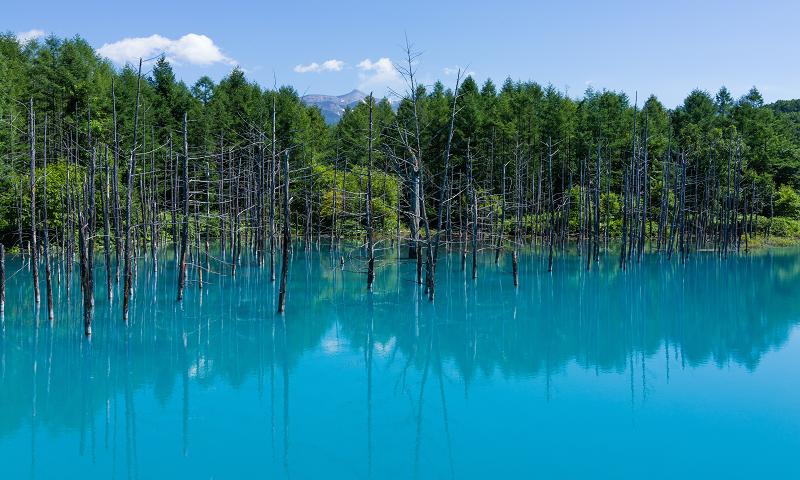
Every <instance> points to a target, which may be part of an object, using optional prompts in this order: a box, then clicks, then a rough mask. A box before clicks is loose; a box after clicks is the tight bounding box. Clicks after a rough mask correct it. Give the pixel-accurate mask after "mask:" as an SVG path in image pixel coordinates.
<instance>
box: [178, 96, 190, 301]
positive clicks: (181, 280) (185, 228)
mask: <svg viewBox="0 0 800 480" xmlns="http://www.w3.org/2000/svg"><path fill="white" fill-rule="evenodd" d="M181 221H182V226H181V250H180V266H179V267H178V268H179V270H178V301H181V300H183V287H184V284H185V283H186V250H187V249H188V248H189V137H188V133H187V128H186V113H185V112H184V114H183V218H182V219H181Z"/></svg>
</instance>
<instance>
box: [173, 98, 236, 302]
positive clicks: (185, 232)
mask: <svg viewBox="0 0 800 480" xmlns="http://www.w3.org/2000/svg"><path fill="white" fill-rule="evenodd" d="M181 220H182V227H181V250H180V266H179V267H178V301H179V302H180V301H181V300H183V287H184V284H185V283H186V250H187V249H188V248H189V136H188V133H187V128H186V112H184V113H183V218H182V219H181ZM234 261H235V260H234Z"/></svg>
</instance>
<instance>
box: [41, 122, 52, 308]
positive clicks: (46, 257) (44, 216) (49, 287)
mask: <svg viewBox="0 0 800 480" xmlns="http://www.w3.org/2000/svg"><path fill="white" fill-rule="evenodd" d="M43 143H44V148H43V149H42V169H43V171H44V179H43V182H42V200H43V201H42V203H43V205H42V241H43V243H44V277H45V281H46V283H47V319H48V320H49V321H51V322H52V321H53V279H52V275H51V272H50V233H49V232H48V225H47V115H45V117H44V142H43Z"/></svg>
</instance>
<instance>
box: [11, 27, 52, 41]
mask: <svg viewBox="0 0 800 480" xmlns="http://www.w3.org/2000/svg"><path fill="white" fill-rule="evenodd" d="M44 35H45V32H44V30H39V29H38V28H34V29H32V30H28V31H27V32H19V33H17V41H18V42H19V43H21V44H23V45H24V44H26V43H28V42H30V41H31V40H35V39H37V38H40V37H44Z"/></svg>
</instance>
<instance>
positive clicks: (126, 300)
mask: <svg viewBox="0 0 800 480" xmlns="http://www.w3.org/2000/svg"><path fill="white" fill-rule="evenodd" d="M141 83H142V59H141V58H140V59H139V73H138V75H137V79H136V106H135V108H134V113H133V145H132V146H131V156H130V161H129V162H128V180H127V189H126V190H127V192H126V194H127V201H126V208H125V284H124V287H123V288H124V293H123V296H122V319H123V320H124V321H125V322H127V321H128V309H129V304H130V297H131V294H132V293H133V271H132V269H131V268H132V265H131V263H132V260H133V251H132V249H133V245H132V240H133V239H132V238H131V210H132V209H133V198H132V191H133V172H134V170H135V169H136V133H137V132H138V121H139V95H140V94H141Z"/></svg>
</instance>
